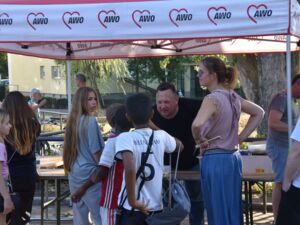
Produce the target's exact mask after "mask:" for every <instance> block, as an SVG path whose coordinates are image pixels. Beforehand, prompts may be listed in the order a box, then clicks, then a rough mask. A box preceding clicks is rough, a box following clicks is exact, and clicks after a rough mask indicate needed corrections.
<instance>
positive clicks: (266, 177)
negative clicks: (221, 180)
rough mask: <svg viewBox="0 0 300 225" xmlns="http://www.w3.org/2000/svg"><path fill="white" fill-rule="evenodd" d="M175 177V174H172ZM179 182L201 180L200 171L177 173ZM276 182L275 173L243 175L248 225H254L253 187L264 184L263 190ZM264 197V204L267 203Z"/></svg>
mask: <svg viewBox="0 0 300 225" xmlns="http://www.w3.org/2000/svg"><path fill="white" fill-rule="evenodd" d="M172 175H173V176H174V172H172ZM177 179H178V180H199V179H200V171H178V172H177ZM272 181H274V174H273V173H244V174H243V183H244V191H245V216H246V225H249V224H250V225H253V207H252V186H253V185H254V184H257V183H259V182H263V188H264V187H265V185H264V183H265V182H272ZM263 192H264V196H265V189H263ZM265 201H266V200H265V197H264V204H266V202H265Z"/></svg>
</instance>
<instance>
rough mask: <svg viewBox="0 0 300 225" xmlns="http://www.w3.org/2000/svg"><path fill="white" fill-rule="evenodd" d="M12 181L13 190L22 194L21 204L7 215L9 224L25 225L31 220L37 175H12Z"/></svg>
mask: <svg viewBox="0 0 300 225" xmlns="http://www.w3.org/2000/svg"><path fill="white" fill-rule="evenodd" d="M11 181H12V187H13V191H14V192H17V193H19V195H20V198H21V204H20V207H19V208H18V209H16V210H14V211H13V212H12V213H10V215H9V216H8V217H7V220H8V221H9V223H8V224H9V225H25V224H27V223H29V222H30V214H31V209H32V202H33V197H34V191H35V183H36V177H11Z"/></svg>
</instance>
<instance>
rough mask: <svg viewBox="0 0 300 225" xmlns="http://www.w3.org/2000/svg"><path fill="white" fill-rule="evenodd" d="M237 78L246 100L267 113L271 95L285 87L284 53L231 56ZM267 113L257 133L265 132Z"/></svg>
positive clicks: (264, 133)
mask: <svg viewBox="0 0 300 225" xmlns="http://www.w3.org/2000/svg"><path fill="white" fill-rule="evenodd" d="M233 59H234V61H235V62H236V67H237V70H238V72H239V80H240V82H241V86H242V88H243V91H244V93H245V96H246V98H247V99H248V100H250V101H252V102H255V103H256V104H258V105H260V106H261V107H262V108H263V109H264V110H265V112H266V113H267V110H268V104H269V100H270V98H271V96H272V95H273V94H274V93H276V92H277V91H279V90H281V89H284V88H285V87H286V76H285V55H284V54H260V55H253V54H251V55H250V54H249V55H237V56H233ZM266 118H267V115H266V116H265V117H264V119H263V121H262V122H261V124H260V126H259V128H258V134H260V135H264V136H265V135H266V134H267V120H266Z"/></svg>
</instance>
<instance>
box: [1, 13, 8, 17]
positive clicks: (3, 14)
mask: <svg viewBox="0 0 300 225" xmlns="http://www.w3.org/2000/svg"><path fill="white" fill-rule="evenodd" d="M2 16H6V17H9V15H8V14H7V13H1V14H0V17H2Z"/></svg>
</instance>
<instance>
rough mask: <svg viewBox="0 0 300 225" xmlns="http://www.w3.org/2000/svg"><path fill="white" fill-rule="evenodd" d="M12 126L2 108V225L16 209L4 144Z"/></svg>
mask: <svg viewBox="0 0 300 225" xmlns="http://www.w3.org/2000/svg"><path fill="white" fill-rule="evenodd" d="M10 128H11V124H10V123H9V115H8V114H7V113H6V112H5V111H4V110H3V109H0V195H1V198H2V199H3V205H2V206H3V208H1V212H0V225H5V224H6V214H8V213H10V212H11V211H12V210H13V209H14V204H13V202H12V199H11V197H10V194H9V189H8V185H7V184H8V181H9V172H8V166H7V153H6V149H5V145H4V138H5V136H6V135H8V134H9V130H10ZM2 206H1V207H2Z"/></svg>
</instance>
